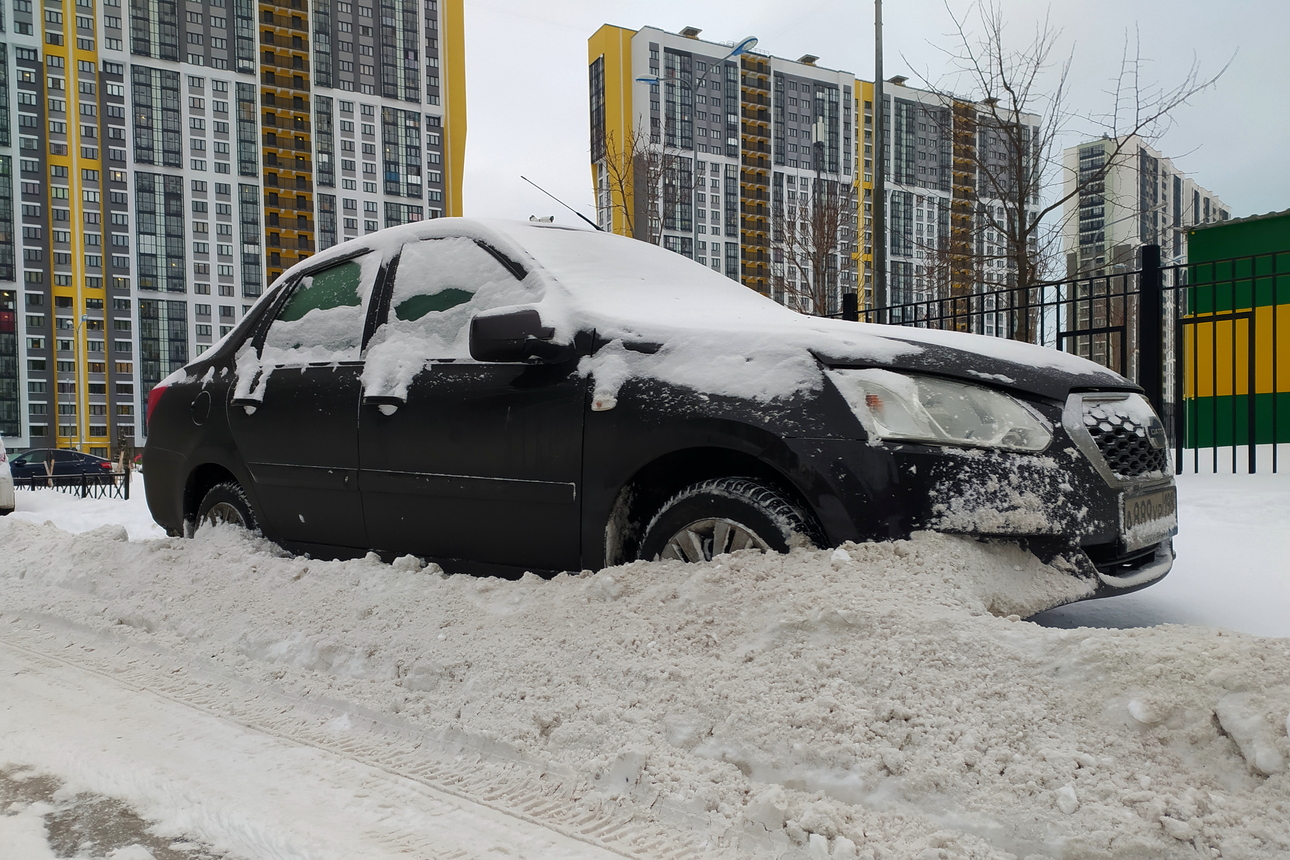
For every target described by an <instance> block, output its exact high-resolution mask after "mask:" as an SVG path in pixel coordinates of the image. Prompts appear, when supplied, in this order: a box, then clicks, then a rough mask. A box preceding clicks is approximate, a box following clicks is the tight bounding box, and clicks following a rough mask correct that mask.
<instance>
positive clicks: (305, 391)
mask: <svg viewBox="0 0 1290 860" xmlns="http://www.w3.org/2000/svg"><path fill="white" fill-rule="evenodd" d="M380 262H381V261H380V259H379V255H378V254H375V253H371V254H367V255H366V256H363V257H359V258H357V259H346V260H343V261H340V262H336V263H333V264H330V265H327V266H325V267H323V268H319V269H315V270H311V271H309V272H307V273H305V274H303V275H302V276H300V277H299V279H298V280H297V281H296V282H295V283H294V284H292V285H291V286H290V287H289V288H288V290H287V291H286V293H285V294H284V296H283V298H282V299H281V300H280V302H279V303H278V306H277V307H276V308H275V309H274V311H273V313H272V316H271V319H270V320H269V322H268V324H267V326H266V327H265V328H264V329H263V330H262V331H261V332H260V333H259V334H258V335H257V336H256V337H255V338H254V339H253V340H252V341H251V342H249V343H248V344H247V345H246V346H245V347H243V350H242V352H241V353H240V354H239V356H238V360H237V371H238V381H237V385H236V386H235V387H233V389H232V392H231V403H230V405H229V413H228V414H229V430H230V432H231V434H232V437H233V441H234V443H235V444H236V446H237V450H238V453H239V454H240V455H241V457H242V460H243V462H244V463H245V465H246V468H247V471H248V472H249V473H250V475H251V478H252V482H253V487H252V489H253V491H254V494H255V497H256V499H257V500H258V502H259V505H260V508H261V510H260V514H261V516H262V518H263V520H264V522H263V523H262V525H263V526H264V528H265V531H266V533H268V534H269V535H270V536H272V537H274V538H275V539H278V540H285V541H297V542H302V543H312V544H324V545H332V546H340V547H366V546H367V537H366V530H365V528H364V524H363V512H362V500H361V498H360V495H359V491H358V402H359V392H360V378H361V376H362V369H363V365H362V361H361V349H362V340H363V333H364V329H365V326H366V317H367V311H368V304H369V299H370V296H371V294H372V288H373V285H374V284H375V281H376V278H377V275H378V272H379V269H380Z"/></svg>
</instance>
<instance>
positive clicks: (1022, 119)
mask: <svg viewBox="0 0 1290 860" xmlns="http://www.w3.org/2000/svg"><path fill="white" fill-rule="evenodd" d="M883 99H884V103H885V123H884V125H885V131H886V138H887V145H886V148H885V153H886V156H885V169H886V174H885V179H886V195H887V243H888V244H887V260H888V264H887V288H888V295H889V297H890V303H891V305H893V306H899V305H916V304H920V303H926V302H937V301H940V300H945V299H950V298H954V297H963V296H972V295H977V294H981V293H985V294H987V295H985V296H983V297H982V298H981V299H980V301H981V302H983V303H985V304H984V305H983V306H982V307H981V308H979V309H978V310H987V311H988V310H990V309H992V308H993V305H992V304H990V303H991V302H993V297H991V296H989V295H988V294H989V293H990V292H991V291H994V290H1002V289H1005V288H1007V287H1009V286H1015V284H1016V269H1017V266H1016V249H1013V248H1011V247H1009V239H1008V237H1007V234H1006V231H1003V230H1000V229H999V227H1000V226H1002V225H1005V224H1007V223H1008V220H1009V218H1010V217H1011V213H1020V217H1022V218H1026V219H1030V218H1032V217H1033V215H1034V212H1035V210H1037V209H1038V203H1039V199H1038V196H1037V186H1038V183H1037V182H1036V181H1034V177H1032V176H1030V172H1031V171H1032V169H1033V166H1032V165H1031V164H1030V163H1029V153H1030V152H1031V142H1032V141H1034V140H1035V139H1037V137H1038V135H1039V118H1038V117H1037V116H1034V115H1032V114H1022V115H1020V116H1018V117H1016V118H1002V119H1001V114H1002V113H1003V112H1002V111H1001V110H998V109H996V106H995V105H993V104H991V103H989V102H971V101H967V100H964V99H959V98H955V97H953V96H950V95H947V94H943V93H933V92H927V91H925V90H920V89H916V88H914V87H909V86H906V79H905V78H903V77H899V76H897V77H893V78H891V79H890V80H888V81H886V82H884V84H883ZM1016 177H1022V178H1021V180H1020V182H1021V184H1020V185H1017V179H1016ZM1005 194H1006V195H1007V196H1008V198H1009V199H1008V200H1007V201H1006V202H1005V200H1004V199H1003V195H1005ZM871 280H872V279H871V277H868V276H866V284H868V283H869V282H870V281H871ZM916 311H917V309H913V308H905V309H901V310H898V311H895V312H893V314H892V318H893V321H902V320H904V319H906V318H909V316H910V314H914V313H916ZM972 325H973V326H975V327H976V329H977V330H978V333H980V334H990V335H1003V336H1007V335H1009V334H1010V332H1008V331H1007V330H1006V328H1005V327H1004V326H1005V324H1004V322H1003V317H1002V316H999V317H996V315H994V314H991V313H986V314H983V315H979V316H976V317H975V318H974V319H973V320H972Z"/></svg>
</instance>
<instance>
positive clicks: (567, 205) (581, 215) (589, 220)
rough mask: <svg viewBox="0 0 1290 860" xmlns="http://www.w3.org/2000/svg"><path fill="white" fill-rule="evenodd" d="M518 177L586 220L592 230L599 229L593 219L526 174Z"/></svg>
mask: <svg viewBox="0 0 1290 860" xmlns="http://www.w3.org/2000/svg"><path fill="white" fill-rule="evenodd" d="M520 179H523V180H524V181H525V182H527V183H528V184H529V185H532V186H533V187H534V188H536V189H537V190H538V191H541V192H542V193H543V194H545V195H546V196H547V197H550V198H551V199H552V200H554V201H555V202H556V203H559V204H560V205H561V206H563V207H564V208H565V209H568V210H569V211H570V212H572V213H573V214H574V215H577V216H578V217H579V218H581V219H582V220H583V221H586V222H587V223H588V224H590V225H591V228H592V229H593V230H600V225H599V224H597V223H596V222H595V221H592V220H591V219H590V218H588V217H587V216H586V215H583V214H582V213H581V212H579V211H578V210H577V209H574V208H573V207H572V206H570V205H569V204H568V203H565V202H564V201H563V200H561V199H560V198H559V197H556V196H555V195H554V194H552V193H551V192H550V191H547V190H546V189H545V188H543V187H542V186H541V185H538V184H537V183H536V182H534V181H533V180H532V179H529V178H528V177H527V176H524V175H523V174H520Z"/></svg>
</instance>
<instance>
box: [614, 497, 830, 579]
mask: <svg viewBox="0 0 1290 860" xmlns="http://www.w3.org/2000/svg"><path fill="white" fill-rule="evenodd" d="M812 531H813V530H812V529H811V528H810V526H809V520H808V517H807V515H806V514H804V513H803V512H802V511H801V510H800V509H799V508H798V507H797V506H796V505H794V504H793V503H791V502H790V501H788V500H787V499H786V498H784V496H783V495H781V494H780V493H779V492H778V491H776V490H773V489H771V488H770V487H767V486H766V485H764V484H761V483H759V482H757V481H755V480H752V479H751V478H715V479H712V480H708V481H701V482H699V483H697V484H691V485H690V486H688V487H686V488H685V489H683V490H681V491H680V492H679V493H677V494H676V495H675V496H673V497H672V498H670V499H668V500H667V502H666V503H665V504H664V505H663V507H661V508H660V509H659V511H658V513H657V514H655V515H654V518H653V519H652V520H650V523H649V525H648V526H646V528H645V536H644V538H643V539H642V540H641V545H640V552H639V557H640V558H642V559H651V560H653V559H675V560H679V561H710V560H711V559H712V558H713V557H714V556H717V555H721V554H722V553H726V552H735V551H737V550H741V549H755V550H759V551H761V552H788V550H789V548H790V547H792V546H798V545H812V544H814V543H815V542H816V541H815V539H814V536H813V534H812Z"/></svg>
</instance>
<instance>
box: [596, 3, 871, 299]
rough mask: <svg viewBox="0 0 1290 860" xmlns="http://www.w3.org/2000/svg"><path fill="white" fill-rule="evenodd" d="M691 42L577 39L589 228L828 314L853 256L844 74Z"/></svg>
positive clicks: (652, 32) (851, 154) (668, 37)
mask: <svg viewBox="0 0 1290 860" xmlns="http://www.w3.org/2000/svg"><path fill="white" fill-rule="evenodd" d="M698 34H699V31H698V30H696V29H694V28H687V29H685V30H683V31H682V32H681V33H679V34H676V33H668V32H665V31H663V30H659V29H656V28H653V27H646V28H643V29H641V30H638V31H637V30H628V29H625V28H623V27H614V26H610V25H605V26H604V27H601V28H600V29H599V30H598V31H597V32H596V33H595V35H593V36H592V37H591V39H590V40H589V43H588V47H589V62H590V79H591V159H592V180H593V183H594V185H595V190H596V209H597V217H598V220H599V223H600V225H601V227H602V228H603V229H608V230H612V231H614V232H616V233H623V234H626V235H633V236H635V237H636V238H638V239H644V240H646V241H652V242H655V243H656V244H661V245H663V246H664V247H666V248H670V249H671V250H673V251H676V252H677V253H680V254H684V255H685V256H687V257H690V258H691V259H694V260H695V261H697V262H699V263H701V264H703V265H706V266H709V267H711V268H712V269H714V270H716V271H719V272H722V273H724V274H725V275H727V276H728V277H731V278H734V279H736V280H738V281H740V282H741V283H744V284H746V285H747V286H749V287H751V288H753V289H756V290H758V291H760V292H762V293H765V294H766V295H769V296H773V297H775V298H776V299H777V300H780V301H786V300H791V299H792V298H793V297H794V296H796V297H798V299H797V304H799V305H800V304H802V303H803V302H805V303H806V304H807V305H809V309H811V310H815V311H817V312H825V313H833V312H836V311H837V310H838V301H839V296H840V295H841V293H842V292H845V291H852V290H854V289H855V263H856V259H857V253H858V251H857V246H856V211H857V210H856V201H857V195H856V191H855V188H856V180H857V177H856V173H855V159H856V130H857V126H856V113H855V99H856V96H855V87H856V80H855V77H854V75H852V74H850V73H848V72H842V71H835V70H832V69H826V68H823V67H821V66H817V65H816V64H815V60H816V58H815V57H809V56H808V57H802V58H801V59H799V60H796V61H792V60H785V59H781V58H779V57H772V56H768V55H766V54H762V53H757V52H755V51H752V50H742V51H740V52H738V53H737V54H736V55H734V56H731V54H732V51H734V50H735V48H736V47H738V46H736V45H723V44H718V43H715V42H707V41H703V40H700V39H699V38H698ZM641 78H644V79H645V80H640V79H641ZM790 224H791V225H792V230H793V232H792V234H791V235H790V234H789V225H790ZM821 305H822V306H821ZM804 309H808V308H804Z"/></svg>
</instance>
